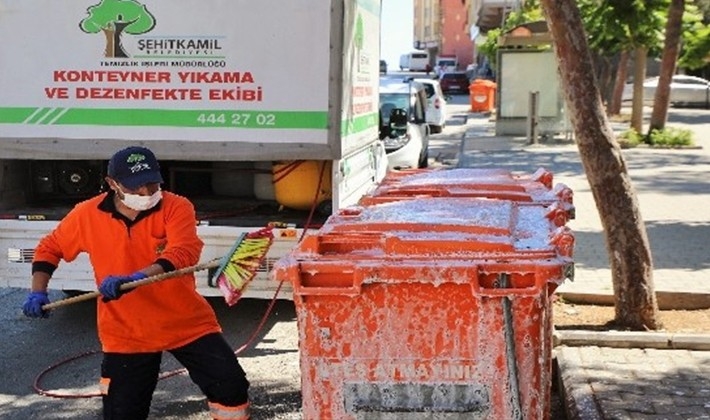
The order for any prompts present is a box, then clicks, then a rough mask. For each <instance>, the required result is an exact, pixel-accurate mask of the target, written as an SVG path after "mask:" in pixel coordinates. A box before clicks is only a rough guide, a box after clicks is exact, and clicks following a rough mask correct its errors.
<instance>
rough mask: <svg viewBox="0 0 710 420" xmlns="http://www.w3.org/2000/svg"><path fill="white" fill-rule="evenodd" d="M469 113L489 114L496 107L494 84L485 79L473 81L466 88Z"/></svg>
mask: <svg viewBox="0 0 710 420" xmlns="http://www.w3.org/2000/svg"><path fill="white" fill-rule="evenodd" d="M468 92H469V96H470V99H471V112H491V111H493V110H494V109H495V107H496V83H495V82H492V81H490V80H486V79H475V80H474V81H473V82H471V84H470V85H469V86H468Z"/></svg>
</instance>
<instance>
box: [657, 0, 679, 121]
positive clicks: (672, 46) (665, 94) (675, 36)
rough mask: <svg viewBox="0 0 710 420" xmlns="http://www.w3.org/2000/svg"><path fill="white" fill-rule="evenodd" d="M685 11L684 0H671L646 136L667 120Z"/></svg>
mask: <svg viewBox="0 0 710 420" xmlns="http://www.w3.org/2000/svg"><path fill="white" fill-rule="evenodd" d="M684 9H685V1H684V0H672V1H671V5H670V6H669V8H668V21H667V22H666V40H665V45H664V46H663V56H662V57H661V74H660V75H659V77H658V86H657V87H656V96H654V98H653V112H652V113H651V123H650V125H649V127H648V134H649V135H650V134H651V131H653V130H663V128H664V127H665V126H666V119H667V118H668V104H669V103H670V97H671V80H672V78H673V74H674V73H675V66H676V62H677V61H678V54H679V51H680V33H681V27H680V26H681V23H682V20H683V11H684Z"/></svg>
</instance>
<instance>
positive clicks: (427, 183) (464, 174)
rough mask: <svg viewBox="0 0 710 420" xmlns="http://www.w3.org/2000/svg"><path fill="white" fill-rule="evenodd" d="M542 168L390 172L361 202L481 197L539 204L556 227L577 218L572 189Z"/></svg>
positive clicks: (375, 202)
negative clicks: (521, 171) (529, 171)
mask: <svg viewBox="0 0 710 420" xmlns="http://www.w3.org/2000/svg"><path fill="white" fill-rule="evenodd" d="M552 184H553V174H552V173H551V172H550V171H547V170H546V169H544V168H540V169H538V170H537V171H535V172H534V173H532V174H513V173H511V172H509V171H505V170H501V169H478V168H454V169H441V168H436V169H430V168H428V169H418V170H412V171H409V172H407V173H397V172H391V173H388V175H387V176H386V177H385V179H384V180H383V181H382V182H381V183H380V185H379V186H378V187H377V188H375V189H374V190H373V191H372V192H370V193H369V194H366V195H365V196H363V197H362V198H361V199H360V201H359V204H360V205H372V204H378V203H386V202H391V201H399V200H407V199H411V198H416V197H481V198H490V199H503V200H512V201H517V202H521V203H530V204H539V205H543V206H545V207H547V208H548V214H547V217H548V218H549V219H550V220H554V221H555V224H556V225H557V226H562V225H565V224H566V223H567V222H568V221H569V220H571V219H574V217H575V208H574V204H573V193H572V190H571V189H570V188H569V187H567V186H566V185H564V184H561V183H558V184H556V185H555V186H554V187H553V186H552Z"/></svg>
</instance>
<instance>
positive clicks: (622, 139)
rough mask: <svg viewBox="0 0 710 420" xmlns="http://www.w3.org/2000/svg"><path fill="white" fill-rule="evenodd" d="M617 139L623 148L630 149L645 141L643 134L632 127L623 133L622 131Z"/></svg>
mask: <svg viewBox="0 0 710 420" xmlns="http://www.w3.org/2000/svg"><path fill="white" fill-rule="evenodd" d="M616 140H617V141H618V142H619V146H621V148H622V149H629V148H632V147H636V146H638V145H639V144H641V143H642V142H643V136H642V135H641V134H639V132H638V131H636V130H634V129H633V128H630V129H628V130H626V131H624V132H622V133H620V134H619V135H618V136H617V137H616Z"/></svg>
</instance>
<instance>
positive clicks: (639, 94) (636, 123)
mask: <svg viewBox="0 0 710 420" xmlns="http://www.w3.org/2000/svg"><path fill="white" fill-rule="evenodd" d="M647 53H648V50H647V49H646V48H645V47H636V49H635V50H634V97H633V100H632V103H631V128H633V129H634V130H636V132H637V133H643V103H644V100H645V98H644V97H643V82H644V80H646V55H647Z"/></svg>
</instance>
